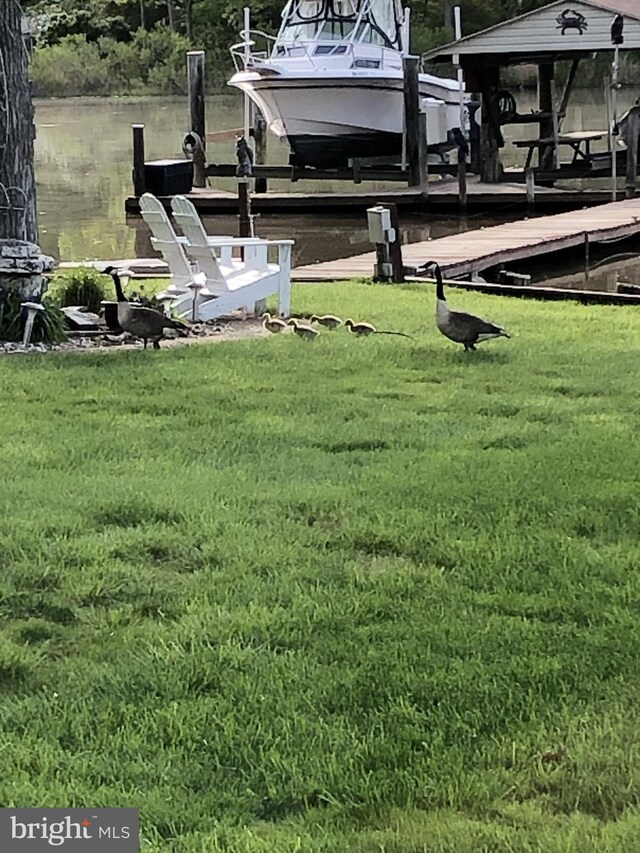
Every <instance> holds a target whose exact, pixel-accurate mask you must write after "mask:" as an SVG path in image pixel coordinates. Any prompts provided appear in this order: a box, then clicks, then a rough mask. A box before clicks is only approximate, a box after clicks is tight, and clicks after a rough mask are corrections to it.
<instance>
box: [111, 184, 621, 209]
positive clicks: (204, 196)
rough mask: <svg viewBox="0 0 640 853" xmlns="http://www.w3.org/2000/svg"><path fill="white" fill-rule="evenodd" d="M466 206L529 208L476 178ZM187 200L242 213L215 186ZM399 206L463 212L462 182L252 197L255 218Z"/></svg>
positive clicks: (514, 187)
mask: <svg viewBox="0 0 640 853" xmlns="http://www.w3.org/2000/svg"><path fill="white" fill-rule="evenodd" d="M467 189H468V196H467V206H468V208H469V209H470V210H475V211H479V210H485V211H489V212H491V211H494V210H496V208H503V207H505V206H509V207H513V209H514V210H515V209H517V208H519V209H521V210H524V209H526V208H527V196H526V188H525V186H524V184H522V183H516V182H515V181H514V182H503V183H499V184H484V183H481V182H480V180H479V178H478V176H477V175H471V176H469V181H468V188H467ZM610 197H611V193H610V191H608V190H565V189H558V188H550V187H536V194H535V207H536V208H538V209H544V210H549V209H552V210H574V209H575V208H576V207H577V206H580V207H582V206H583V205H587V204H589V205H593V204H602V203H603V202H605V201H607V199H609V198H610ZM159 198H160V201H162V203H163V204H164V205H165V206H166V207H170V204H171V197H170V196H160V197H159ZM188 198H190V199H191V201H192V202H193V203H194V205H195V206H196V208H197V210H198V212H199V213H201V214H203V215H206V216H215V215H217V214H229V213H237V212H238V195H237V193H236V192H230V191H228V190H221V189H217V188H213V187H207V188H205V189H194V190H192V192H191V193H188ZM379 202H380V203H383V204H395V205H397V206H398V208H400V209H402V210H406V211H417V212H422V211H434V212H436V211H442V212H450V211H455V212H456V213H457V212H458V209H459V199H458V182H457V180H454V179H451V178H445V179H443V180H441V181H432V182H430V184H429V193H428V195H425V194H423V193H422V192H421V191H420V190H419V189H415V188H410V187H396V188H392V189H378V190H373V189H370V188H365V185H364V184H357V185H355V184H351V185H350V186H349V187H346V188H344V189H337V188H336V189H333V190H332V191H330V192H329V191H325V192H272V191H269V192H266V193H254V194H252V196H251V209H252V211H253V213H270V214H276V213H277V214H280V213H283V214H284V213H301V212H308V213H312V214H320V213H350V214H354V213H361V212H362V213H364V211H365V210H366V209H367V208H368V207H371V206H372V205H374V204H378V203H379ZM125 210H126V212H127V213H131V214H139V213H140V204H139V201H138V199H137V198H136V197H135V196H131V197H129V198H127V199H126V200H125Z"/></svg>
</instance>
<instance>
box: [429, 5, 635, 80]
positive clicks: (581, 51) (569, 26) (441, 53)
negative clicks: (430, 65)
mask: <svg viewBox="0 0 640 853" xmlns="http://www.w3.org/2000/svg"><path fill="white" fill-rule="evenodd" d="M617 14H620V15H623V16H624V44H622V45H620V49H621V50H638V49H640V0H557V2H555V3H550V4H549V5H548V6H543V7H542V8H541V9H535V10H534V11H533V12H527V13H525V14H524V15H519V16H518V17H517V18H511V20H509V21H504V22H503V23H501V24H496V25H495V26H493V27H489V29H486V30H482V31H481V32H478V33H474V34H473V35H470V36H465V37H464V38H461V39H459V40H458V41H453V42H450V43H449V44H445V45H443V46H442V47H438V48H435V49H434V50H431V51H428V52H427V53H425V54H423V59H424V60H425V61H427V62H447V61H452V59H453V57H454V56H455V55H456V54H457V55H458V56H459V57H460V64H461V65H463V66H473V65H479V64H481V63H483V62H486V60H487V57H489V56H492V57H495V59H496V63H495V64H500V65H516V64H519V63H524V62H534V63H535V62H549V61H552V60H554V59H576V58H578V57H580V56H588V55H589V54H591V53H594V52H595V51H599V50H611V49H612V45H611V24H612V23H613V19H614V17H615V15H617Z"/></svg>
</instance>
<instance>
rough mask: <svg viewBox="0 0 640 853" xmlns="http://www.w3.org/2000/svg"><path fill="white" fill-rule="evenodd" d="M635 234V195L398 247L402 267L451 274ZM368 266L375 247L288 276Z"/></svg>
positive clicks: (639, 209) (639, 217)
mask: <svg viewBox="0 0 640 853" xmlns="http://www.w3.org/2000/svg"><path fill="white" fill-rule="evenodd" d="M639 233H640V199H629V200H628V201H619V202H612V203H610V204H605V205H601V206H599V207H595V208H589V209H587V210H577V211H571V212H569V213H558V214H555V215H553V216H541V217H537V218H532V219H527V220H524V221H522V222H517V223H510V222H509V223H505V224H503V225H494V226H491V227H488V228H480V229H478V230H475V231H465V232H463V233H461V234H452V235H449V236H448V237H440V238H438V239H435V240H424V241H421V242H419V243H408V244H406V245H404V246H403V247H402V254H403V261H404V265H405V267H409V268H412V269H416V268H418V267H420V266H421V265H422V264H424V263H426V262H427V261H437V262H438V263H439V264H440V266H441V267H442V270H443V272H444V273H445V275H449V276H455V275H464V274H466V273H472V272H479V271H480V270H482V269H485V268H487V267H491V266H496V265H498V264H503V263H508V262H510V261H515V260H522V259H523V258H529V257H534V256H536V255H544V254H549V253H552V252H555V251H560V250H562V249H567V248H571V247H572V246H578V245H580V244H581V243H583V242H585V239H588V240H589V242H598V241H607V240H616V239H619V238H622V237H630V236H632V235H634V234H639ZM585 235H586V236H585ZM374 265H375V252H366V253H364V254H361V255H355V256H353V257H351V258H341V259H340V260H336V261H327V262H325V263H320V264H309V265H306V266H302V267H297V268H296V269H294V271H293V274H292V275H293V278H294V280H296V281H329V280H332V279H336V278H354V277H359V276H362V275H372V274H373V268H374Z"/></svg>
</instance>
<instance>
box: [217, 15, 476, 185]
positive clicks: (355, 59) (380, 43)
mask: <svg viewBox="0 0 640 853" xmlns="http://www.w3.org/2000/svg"><path fill="white" fill-rule="evenodd" d="M241 35H242V38H243V41H242V42H240V43H239V44H237V45H234V46H233V47H232V48H231V52H232V56H233V58H234V62H235V64H236V73H235V74H234V75H233V77H231V79H230V80H229V85H231V86H236V87H237V88H238V89H240V90H242V91H243V92H244V93H245V94H246V95H247V96H248V97H249V98H250V99H251V100H252V101H253V102H254V103H255V104H256V106H257V107H258V108H259V109H260V110H261V112H262V113H263V115H264V117H265V119H266V122H267V126H268V128H269V130H270V131H271V132H272V133H274V134H276V135H277V136H278V137H281V138H282V137H286V139H287V141H288V143H289V146H290V149H291V162H293V163H295V164H296V165H299V166H312V167H316V168H335V167H344V166H347V165H348V164H349V161H350V160H353V159H356V158H357V159H361V160H365V161H366V160H371V161H375V160H379V161H380V160H381V159H384V160H386V161H389V160H390V159H394V158H395V159H397V160H399V159H400V157H401V156H402V146H403V120H404V108H403V103H404V100H403V72H402V57H403V55H404V54H407V53H409V12H408V10H404V11H403V10H402V7H401V5H400V0H289V2H288V3H287V5H286V6H285V8H284V11H283V12H282V25H281V27H280V31H279V33H278V35H277V36H276V37H275V38H274V37H273V36H269V35H267V34H266V33H263V32H260V31H253V30H250V29H249V27H247V26H245V29H244V30H243V31H242V33H241ZM260 42H262V43H263V44H266V48H267V49H266V50H262V51H256V50H255V48H256V45H257V44H259V43H260ZM419 94H420V97H421V98H422V99H423V100H422V106H423V108H425V109H426V107H427V106H429V107H431V108H432V109H429V110H427V116H428V121H427V142H428V145H429V146H430V147H431V148H432V149H433V148H436V147H437V146H439V145H442V144H443V143H446V141H447V137H448V136H449V138H450V136H451V132H452V131H453V130H454V128H459V127H460V115H461V113H460V104H459V89H458V82H457V81H456V80H453V79H448V78H443V77H436V76H433V75H430V74H420V75H419Z"/></svg>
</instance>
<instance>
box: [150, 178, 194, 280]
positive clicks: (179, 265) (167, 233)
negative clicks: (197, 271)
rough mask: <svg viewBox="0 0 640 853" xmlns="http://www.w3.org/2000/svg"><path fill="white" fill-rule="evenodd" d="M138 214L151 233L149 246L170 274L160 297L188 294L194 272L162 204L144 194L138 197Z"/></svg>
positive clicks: (152, 196)
mask: <svg viewBox="0 0 640 853" xmlns="http://www.w3.org/2000/svg"><path fill="white" fill-rule="evenodd" d="M140 213H141V214H142V218H143V219H144V221H145V222H146V223H147V225H148V226H149V229H150V231H151V235H152V236H151V245H152V246H153V247H154V248H155V249H158V251H159V252H160V253H161V255H162V257H163V258H164V260H165V261H166V263H167V264H168V266H169V270H170V272H171V284H170V285H169V287H168V288H167V289H166V291H164V293H163V294H160V296H162V295H166V296H170V295H174V296H178V295H179V294H184V293H189V285H190V284H191V283H192V282H193V280H194V270H193V268H192V265H191V263H190V262H189V259H188V258H187V255H186V253H185V250H184V244H183V243H181V242H180V240H178V236H177V234H176V232H175V231H174V230H173V225H172V224H171V220H170V219H169V217H168V215H167V212H166V210H165V209H164V207H163V205H162V203H161V202H160V201H158V199H157V198H156V197H155V196H154V195H151V193H144V194H143V195H141V196H140Z"/></svg>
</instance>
